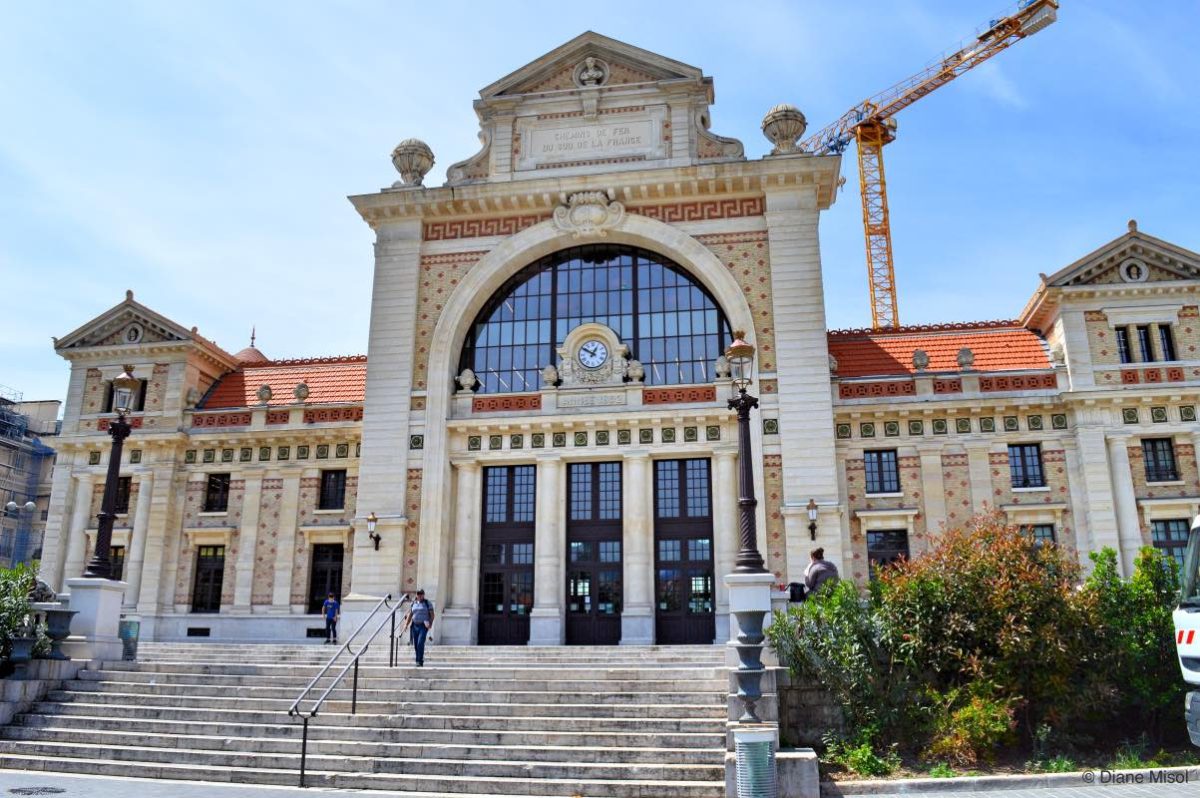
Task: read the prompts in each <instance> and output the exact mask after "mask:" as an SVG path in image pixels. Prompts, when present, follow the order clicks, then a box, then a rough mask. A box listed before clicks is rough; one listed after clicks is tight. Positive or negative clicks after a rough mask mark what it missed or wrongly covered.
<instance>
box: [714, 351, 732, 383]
mask: <svg viewBox="0 0 1200 798" xmlns="http://www.w3.org/2000/svg"><path fill="white" fill-rule="evenodd" d="M713 373H714V374H716V375H717V379H719V380H727V379H729V358H727V357H725V356H724V355H717V362H716V363H714V364H713Z"/></svg>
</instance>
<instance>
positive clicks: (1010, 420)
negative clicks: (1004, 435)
mask: <svg viewBox="0 0 1200 798" xmlns="http://www.w3.org/2000/svg"><path fill="white" fill-rule="evenodd" d="M1019 429H1020V426H1019V424H1018V420H1017V417H1016V416H1005V417H1004V431H1005V432H1016V431H1017V430H1019Z"/></svg>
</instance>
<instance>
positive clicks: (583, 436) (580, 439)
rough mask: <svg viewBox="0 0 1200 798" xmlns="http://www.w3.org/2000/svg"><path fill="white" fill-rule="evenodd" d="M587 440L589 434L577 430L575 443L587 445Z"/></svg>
mask: <svg viewBox="0 0 1200 798" xmlns="http://www.w3.org/2000/svg"><path fill="white" fill-rule="evenodd" d="M587 441H588V434H587V433H586V432H576V433H575V445H576V446H587V445H588V444H587Z"/></svg>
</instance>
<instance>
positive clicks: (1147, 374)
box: [1142, 369, 1163, 382]
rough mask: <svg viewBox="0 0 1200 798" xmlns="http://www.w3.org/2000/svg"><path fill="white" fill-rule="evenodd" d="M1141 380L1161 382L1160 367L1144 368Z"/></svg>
mask: <svg viewBox="0 0 1200 798" xmlns="http://www.w3.org/2000/svg"><path fill="white" fill-rule="evenodd" d="M1142 380H1143V381H1144V382H1162V381H1163V373H1162V369H1146V370H1145V371H1143V372H1142Z"/></svg>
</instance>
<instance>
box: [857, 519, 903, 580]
mask: <svg viewBox="0 0 1200 798" xmlns="http://www.w3.org/2000/svg"><path fill="white" fill-rule="evenodd" d="M901 559H905V560H907V559H908V530H907V529H881V530H877V531H872V532H867V565H868V568H869V570H870V576H871V578H872V579H874V578H875V577H876V575H877V574H878V571H879V569H880V568H882V567H884V566H887V565H891V564H892V563H894V562H896V561H897V560H901Z"/></svg>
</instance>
